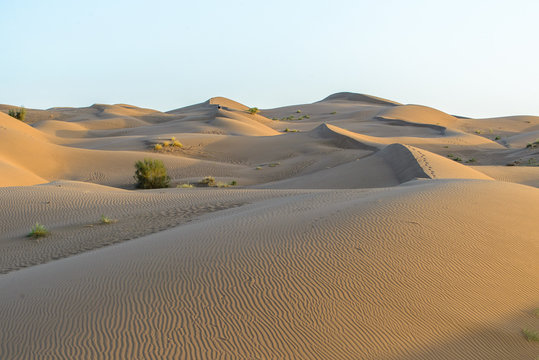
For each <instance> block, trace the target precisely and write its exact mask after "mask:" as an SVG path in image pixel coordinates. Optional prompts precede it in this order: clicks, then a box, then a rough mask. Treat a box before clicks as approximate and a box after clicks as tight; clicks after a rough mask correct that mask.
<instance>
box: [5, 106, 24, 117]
mask: <svg viewBox="0 0 539 360" xmlns="http://www.w3.org/2000/svg"><path fill="white" fill-rule="evenodd" d="M8 115H9V116H11V117H13V118H15V119H17V120H20V121H24V120H25V119H26V109H25V108H24V106H21V107H20V108H19V109H11V110H9V111H8Z"/></svg>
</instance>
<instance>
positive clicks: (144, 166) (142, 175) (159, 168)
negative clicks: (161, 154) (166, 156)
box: [134, 159, 170, 189]
mask: <svg viewBox="0 0 539 360" xmlns="http://www.w3.org/2000/svg"><path fill="white" fill-rule="evenodd" d="M135 169H136V171H135V176H134V178H135V180H136V182H137V187H138V188H140V189H159V188H166V187H168V184H169V182H170V177H169V176H168V175H167V169H166V168H165V165H164V164H163V162H162V161H161V160H152V159H144V161H140V160H139V161H137V162H136V163H135Z"/></svg>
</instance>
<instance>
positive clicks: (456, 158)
mask: <svg viewBox="0 0 539 360" xmlns="http://www.w3.org/2000/svg"><path fill="white" fill-rule="evenodd" d="M453 160H455V161H457V162H462V159H461V158H459V157H458V156H457V157H455V158H453Z"/></svg>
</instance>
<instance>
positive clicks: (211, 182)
mask: <svg viewBox="0 0 539 360" xmlns="http://www.w3.org/2000/svg"><path fill="white" fill-rule="evenodd" d="M215 185H216V184H215V178H214V177H213V176H206V177H205V178H204V179H202V180H200V181H199V182H198V186H202V187H210V186H215Z"/></svg>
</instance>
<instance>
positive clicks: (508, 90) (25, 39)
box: [0, 0, 539, 116]
mask: <svg viewBox="0 0 539 360" xmlns="http://www.w3.org/2000/svg"><path fill="white" fill-rule="evenodd" d="M0 14H1V21H0V44H1V46H2V48H3V51H2V55H1V56H0V69H1V70H2V71H1V81H0V103H4V104H6V103H7V104H14V105H21V104H22V105H25V106H26V107H31V108H48V107H53V106H88V105H91V104H93V103H109V104H111V103H129V104H133V105H137V106H143V107H151V108H154V109H159V110H171V109H174V108H178V107H181V106H185V105H190V104H193V103H197V102H202V101H204V100H206V99H208V98H210V97H212V96H226V97H229V98H232V99H234V100H237V101H240V102H242V103H245V104H246V105H249V106H258V107H261V108H268V107H276V106H284V105H288V104H297V103H306V102H313V101H317V100H320V99H322V98H324V97H326V96H327V95H329V94H332V93H335V92H339V91H352V92H360V93H366V94H370V95H375V96H380V97H384V98H389V99H392V100H395V101H399V102H403V103H415V104H424V105H429V106H433V107H436V108H439V109H440V110H443V111H446V112H449V113H452V114H459V115H466V116H495V115H511V114H528V115H539V20H538V19H539V1H537V0H527V1H526V0H511V1H509V0H507V1H495V0H490V1H486V0H485V1H481V0H477V1H474V0H467V1H461V0H452V1H436V0H430V1H427V0H424V1H422V0H408V1H405V0H402V1H391V0H389V1H374V0H373V1H370V0H369V1H367V0H365V1H361V0H356V1H352V0H333V1H331V2H330V1H324V2H322V1H313V0H311V1H294V0H288V1H281V0H277V1H235V0H230V1H216V0H208V1H171V0H153V1H150V0H146V1H141V0H129V1H127V0H119V1H114V0H94V1H68V0H48V1H37V0H11V1H10V0H0Z"/></svg>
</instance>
